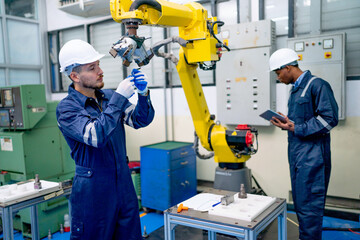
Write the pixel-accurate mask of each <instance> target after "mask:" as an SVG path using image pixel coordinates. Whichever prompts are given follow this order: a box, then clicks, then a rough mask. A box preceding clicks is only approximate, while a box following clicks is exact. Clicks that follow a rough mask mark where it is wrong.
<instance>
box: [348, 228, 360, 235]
mask: <svg viewBox="0 0 360 240" xmlns="http://www.w3.org/2000/svg"><path fill="white" fill-rule="evenodd" d="M348 229H349V231H350V232H352V233H355V234H357V235H360V233H358V232H355V231H353V230H351V228H348Z"/></svg>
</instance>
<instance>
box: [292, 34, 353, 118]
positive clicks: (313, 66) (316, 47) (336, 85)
mask: <svg viewBox="0 0 360 240" xmlns="http://www.w3.org/2000/svg"><path fill="white" fill-rule="evenodd" d="M345 36H346V35H345V33H337V34H321V35H317V36H307V37H297V38H290V39H288V42H287V45H288V47H289V48H291V49H294V50H295V51H296V53H297V54H298V55H299V67H300V69H301V70H303V71H305V70H310V71H311V73H312V74H313V75H315V76H318V77H320V78H322V79H324V80H326V81H328V82H329V83H330V85H331V88H332V90H333V92H334V95H335V99H336V101H337V104H338V106H339V119H345V78H346V74H345Z"/></svg>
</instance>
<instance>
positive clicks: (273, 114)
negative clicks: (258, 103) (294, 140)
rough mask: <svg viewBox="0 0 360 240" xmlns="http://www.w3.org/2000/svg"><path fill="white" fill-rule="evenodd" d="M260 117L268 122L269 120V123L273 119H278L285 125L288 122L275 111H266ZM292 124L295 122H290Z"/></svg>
mask: <svg viewBox="0 0 360 240" xmlns="http://www.w3.org/2000/svg"><path fill="white" fill-rule="evenodd" d="M259 116H260V117H262V118H264V119H266V120H268V121H270V120H272V118H273V117H276V118H277V119H279V120H280V121H281V122H283V123H285V122H286V120H285V118H284V117H283V116H282V115H280V114H278V113H276V112H274V111H273V110H270V109H269V110H266V111H265V112H263V113H262V114H260V115H259ZM290 121H291V122H294V121H292V120H290Z"/></svg>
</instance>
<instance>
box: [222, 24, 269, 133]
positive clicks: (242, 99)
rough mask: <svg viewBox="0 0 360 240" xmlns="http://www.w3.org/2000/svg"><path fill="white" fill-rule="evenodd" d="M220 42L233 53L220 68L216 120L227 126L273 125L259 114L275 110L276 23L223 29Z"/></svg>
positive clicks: (225, 27) (226, 57)
mask: <svg viewBox="0 0 360 240" xmlns="http://www.w3.org/2000/svg"><path fill="white" fill-rule="evenodd" d="M218 38H219V39H221V40H222V41H223V42H224V43H225V44H228V47H229V48H230V49H231V51H230V52H227V53H224V54H223V56H222V58H221V61H219V62H218V64H217V69H216V89H217V112H218V116H217V118H218V119H219V120H220V121H221V123H223V124H228V125H237V124H240V123H241V124H251V125H258V126H268V125H270V122H269V121H266V120H264V119H263V118H261V117H259V114H261V113H263V112H264V111H266V110H268V109H272V110H276V84H275V83H276V76H275V74H274V73H272V72H270V71H269V58H270V55H271V54H272V52H273V51H274V48H275V47H274V46H275V38H276V36H275V23H274V22H272V21H271V20H262V21H258V22H249V23H241V24H237V25H229V26H227V25H224V26H223V27H221V32H220V33H219V35H218Z"/></svg>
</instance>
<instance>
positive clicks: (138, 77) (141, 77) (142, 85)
mask: <svg viewBox="0 0 360 240" xmlns="http://www.w3.org/2000/svg"><path fill="white" fill-rule="evenodd" d="M131 76H133V77H134V80H133V81H134V84H135V87H136V88H137V91H138V93H139V94H140V95H145V94H146V93H147V92H148V87H147V84H148V81H147V76H146V75H145V73H143V72H141V71H140V70H138V69H135V68H134V69H133V70H132V71H131Z"/></svg>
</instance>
